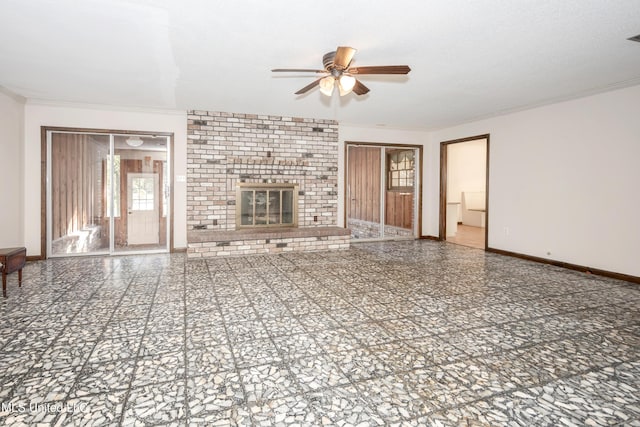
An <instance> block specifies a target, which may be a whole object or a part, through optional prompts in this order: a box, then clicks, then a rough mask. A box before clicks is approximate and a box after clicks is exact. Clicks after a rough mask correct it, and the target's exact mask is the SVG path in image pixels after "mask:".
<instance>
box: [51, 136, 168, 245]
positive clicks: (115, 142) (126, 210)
mask: <svg viewBox="0 0 640 427" xmlns="http://www.w3.org/2000/svg"><path fill="white" fill-rule="evenodd" d="M168 144H169V138H168V137H164V136H163V137H153V136H148V135H118V134H100V133H82V132H62V131H60V132H55V131H49V132H48V133H47V166H48V167H47V178H48V179H47V253H48V254H49V256H52V257H56V256H71V255H87V254H111V253H118V252H125V251H126V252H164V251H167V250H168V241H169V239H168V236H169V224H170V222H169V208H168V207H169V200H170V198H169V176H170V175H169V168H168V165H169V162H168V153H169V150H168Z"/></svg>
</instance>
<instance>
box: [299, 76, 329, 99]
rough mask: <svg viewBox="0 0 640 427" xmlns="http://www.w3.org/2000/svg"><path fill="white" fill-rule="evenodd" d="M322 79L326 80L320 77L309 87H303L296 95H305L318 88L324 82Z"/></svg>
mask: <svg viewBox="0 0 640 427" xmlns="http://www.w3.org/2000/svg"><path fill="white" fill-rule="evenodd" d="M322 79H324V77H320V78H319V79H318V80H315V81H313V82H311V83H309V84H308V85H306V86H305V87H303V88H302V89H300V90H299V91H297V92H296V95H302V94H303V93H307V92H309V91H310V90H311V89H313V88H314V87H316V86H318V85H319V84H320V80H322Z"/></svg>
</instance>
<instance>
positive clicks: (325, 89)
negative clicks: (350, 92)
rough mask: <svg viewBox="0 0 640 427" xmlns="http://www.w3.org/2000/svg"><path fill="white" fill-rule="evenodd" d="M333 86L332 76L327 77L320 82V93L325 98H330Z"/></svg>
mask: <svg viewBox="0 0 640 427" xmlns="http://www.w3.org/2000/svg"><path fill="white" fill-rule="evenodd" d="M334 85H335V79H334V78H333V76H327V77H325V78H324V79H322V80H320V92H322V93H323V94H325V95H327V96H331V95H332V94H333V86H334Z"/></svg>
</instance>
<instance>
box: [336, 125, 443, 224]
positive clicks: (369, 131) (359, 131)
mask: <svg viewBox="0 0 640 427" xmlns="http://www.w3.org/2000/svg"><path fill="white" fill-rule="evenodd" d="M338 138H339V146H338V194H339V195H340V196H339V198H338V226H340V227H344V225H345V224H344V215H345V212H344V194H345V183H344V179H345V164H344V162H345V142H369V143H376V144H407V145H423V146H425V150H424V157H425V158H430V157H431V156H433V155H435V156H438V158H440V157H439V156H440V152H439V151H438V152H436V153H435V154H434V153H432V152H431V148H432V147H431V146H429V145H425V144H426V143H427V142H428V141H429V134H428V133H427V132H426V131H415V130H406V129H393V128H384V127H361V126H353V125H345V124H340V126H339V129H338ZM423 170H424V169H423ZM426 179H427V178H424V177H423V182H426ZM428 179H432V178H431V177H429V178H428ZM424 191H425V189H424V187H423V196H422V197H423V198H424V197H425V192H424ZM436 203H439V202H436ZM423 205H424V203H423ZM435 212H436V215H437V210H436V211H435ZM422 215H423V223H424V215H425V213H424V211H423V214H422ZM422 234H424V230H423V232H422Z"/></svg>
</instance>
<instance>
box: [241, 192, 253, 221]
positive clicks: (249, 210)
mask: <svg viewBox="0 0 640 427" xmlns="http://www.w3.org/2000/svg"><path fill="white" fill-rule="evenodd" d="M240 224H242V225H253V191H243V192H242V193H241V197H240Z"/></svg>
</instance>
